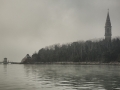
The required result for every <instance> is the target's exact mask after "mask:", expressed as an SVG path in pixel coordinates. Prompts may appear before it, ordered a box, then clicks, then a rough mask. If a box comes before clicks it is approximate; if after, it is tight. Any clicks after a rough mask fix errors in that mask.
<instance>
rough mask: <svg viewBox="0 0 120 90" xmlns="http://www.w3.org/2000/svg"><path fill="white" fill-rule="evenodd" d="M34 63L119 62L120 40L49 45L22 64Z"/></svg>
mask: <svg viewBox="0 0 120 90" xmlns="http://www.w3.org/2000/svg"><path fill="white" fill-rule="evenodd" d="M36 62H43V63H47V62H50V63H52V62H101V63H109V62H120V38H114V39H112V40H111V41H110V42H108V41H106V40H104V39H103V40H98V41H92V40H88V41H76V42H73V43H69V44H63V45H60V44H55V45H51V46H48V47H45V48H42V49H40V50H39V51H38V53H34V54H33V55H32V57H31V58H30V59H28V60H26V61H24V62H23V63H36Z"/></svg>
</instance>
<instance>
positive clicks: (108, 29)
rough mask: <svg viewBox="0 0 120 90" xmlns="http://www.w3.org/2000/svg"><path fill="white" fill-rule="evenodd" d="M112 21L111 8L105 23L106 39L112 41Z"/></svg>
mask: <svg viewBox="0 0 120 90" xmlns="http://www.w3.org/2000/svg"><path fill="white" fill-rule="evenodd" d="M111 28H112V26H111V21H110V16H109V9H108V13H107V18H106V23H105V40H106V41H111V36H112V34H111Z"/></svg>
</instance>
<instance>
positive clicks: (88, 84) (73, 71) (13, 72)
mask: <svg viewBox="0 0 120 90" xmlns="http://www.w3.org/2000/svg"><path fill="white" fill-rule="evenodd" d="M119 71H120V66H114V65H112V66H109V65H12V64H11V65H2V64H1V65H0V90H120V72H119Z"/></svg>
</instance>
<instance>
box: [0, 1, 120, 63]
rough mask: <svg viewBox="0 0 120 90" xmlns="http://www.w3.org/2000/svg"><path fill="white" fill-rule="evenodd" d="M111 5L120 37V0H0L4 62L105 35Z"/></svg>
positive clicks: (114, 28)
mask: <svg viewBox="0 0 120 90" xmlns="http://www.w3.org/2000/svg"><path fill="white" fill-rule="evenodd" d="M108 8H109V13H110V19H111V24H112V36H113V37H115V36H120V10H119V9H120V0H0V59H1V60H0V61H2V60H3V58H5V57H7V58H8V60H10V61H15V62H20V61H21V59H22V58H23V57H24V56H25V55H26V54H30V55H32V54H33V53H34V52H35V51H36V52H38V50H39V49H41V48H43V47H45V46H49V45H52V44H57V43H60V44H62V43H69V42H74V41H78V40H89V39H95V38H104V26H105V21H106V17H107V12H108V11H107V9H108Z"/></svg>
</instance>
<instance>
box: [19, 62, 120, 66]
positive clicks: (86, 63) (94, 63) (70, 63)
mask: <svg viewBox="0 0 120 90" xmlns="http://www.w3.org/2000/svg"><path fill="white" fill-rule="evenodd" d="M17 64H18V63H17ZM19 64H56V65H58V64H62V65H120V62H110V63H100V62H35V63H19Z"/></svg>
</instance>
